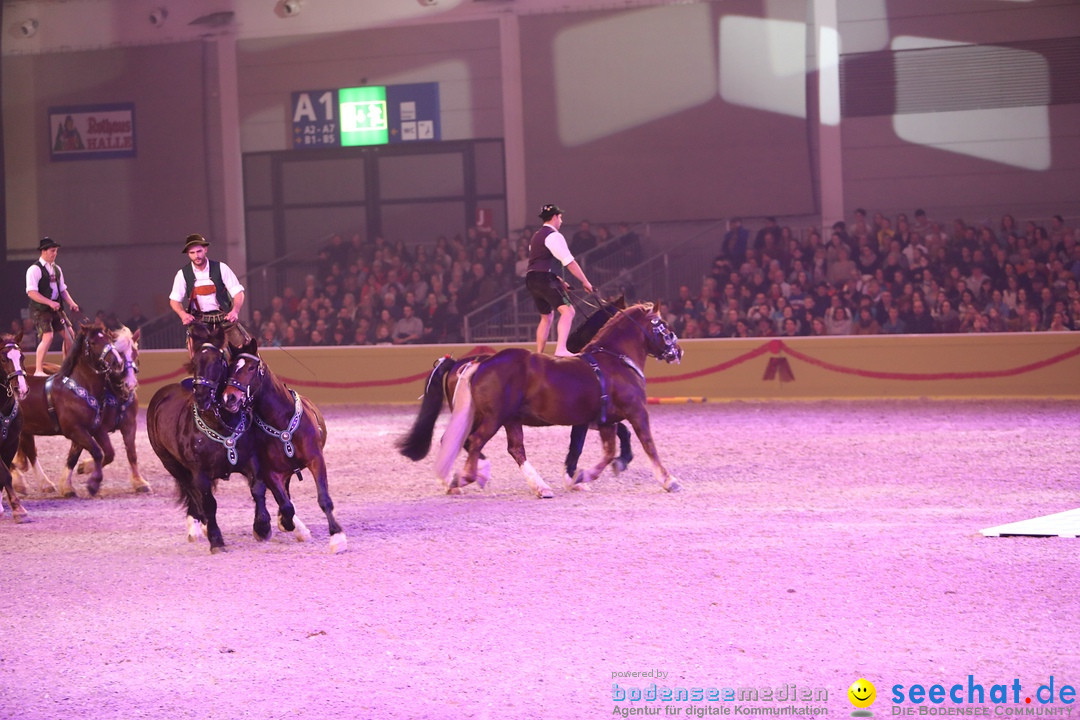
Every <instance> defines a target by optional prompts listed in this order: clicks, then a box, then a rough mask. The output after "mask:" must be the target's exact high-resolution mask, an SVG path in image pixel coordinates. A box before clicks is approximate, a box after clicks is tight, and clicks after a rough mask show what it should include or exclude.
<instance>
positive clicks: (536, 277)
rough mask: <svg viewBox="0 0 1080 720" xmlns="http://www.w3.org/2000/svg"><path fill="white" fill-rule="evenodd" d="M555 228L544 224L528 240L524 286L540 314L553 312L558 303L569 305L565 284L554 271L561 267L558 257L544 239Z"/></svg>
mask: <svg viewBox="0 0 1080 720" xmlns="http://www.w3.org/2000/svg"><path fill="white" fill-rule="evenodd" d="M553 232H555V228H553V227H551V226H550V225H544V226H543V227H541V228H540V229H539V230H537V231H536V233H534V234H533V236H532V239H531V240H530V241H529V266H528V270H527V271H526V273H525V288H526V289H527V290H528V291H529V294H530V295H532V296H533V300H534V301H535V302H536V309H537V311H538V312H539V313H540V314H541V315H547V314H549V313H552V312H555V308H557V307H559V306H560V305H569V304H570V297H569V296H568V295H567V294H566V286H565V285H564V284H563V281H562V278H560V277H559V276H558V274H557V273H556V271H557V270H559V269H561V268H562V263H561V262H559V259H558V258H556V257H555V256H554V255H552V254H551V251H550V250H548V248H547V245H546V244H544V241H545V240H546V239H547V236H548V235H550V234H551V233H553Z"/></svg>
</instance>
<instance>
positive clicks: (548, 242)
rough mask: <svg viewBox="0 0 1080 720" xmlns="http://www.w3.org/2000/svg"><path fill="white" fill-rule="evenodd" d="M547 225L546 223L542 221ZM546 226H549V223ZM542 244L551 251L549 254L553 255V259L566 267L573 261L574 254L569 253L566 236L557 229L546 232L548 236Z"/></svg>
mask: <svg viewBox="0 0 1080 720" xmlns="http://www.w3.org/2000/svg"><path fill="white" fill-rule="evenodd" d="M544 224H545V225H547V223H544ZM548 227H551V226H550V225H549V226H548ZM544 246H545V247H547V249H548V250H550V251H551V254H552V255H554V256H555V259H556V260H558V261H559V262H561V263H562V264H563V267H566V266H567V265H569V264H570V263H572V262H574V256H573V255H571V254H570V248H569V247H568V246H567V244H566V238H565V237H563V234H562V233H561V232H559V231H558V230H555V232H552V233H548V236H547V237H546V238H544Z"/></svg>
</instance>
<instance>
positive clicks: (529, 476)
mask: <svg viewBox="0 0 1080 720" xmlns="http://www.w3.org/2000/svg"><path fill="white" fill-rule="evenodd" d="M503 429H504V430H506V451H507V452H509V453H510V457H512V458H514V461H515V462H517V464H518V467H519V468H521V472H522V474H523V475H525V481H526V482H527V483H529V487H530V488H532V491H533V493H535V494H536V497H538V498H543V499H546V498H552V497H555V493H554V492H552V491H551V486H549V485H548V484H547V483H546V482H544V478H542V477H540V473H538V472H537V471H536V468H534V467H533V464H532V463H531V462H529V460H528V458H526V457H525V433H524V432H522V428H521V423H510V422H508V423H506V424H505V425H503Z"/></svg>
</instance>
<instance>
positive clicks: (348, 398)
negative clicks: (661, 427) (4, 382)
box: [139, 333, 1080, 405]
mask: <svg viewBox="0 0 1080 720" xmlns="http://www.w3.org/2000/svg"><path fill="white" fill-rule="evenodd" d="M681 345H682V346H683V349H684V351H685V354H684V356H683V361H682V363H681V364H679V365H665V364H662V363H660V362H658V361H656V360H653V359H650V360H649V361H648V362H647V363H646V365H645V373H646V375H647V376H648V382H649V384H648V394H649V396H650V397H652V398H655V399H657V400H658V401H659V400H660V399H663V401H678V402H682V401H684V400H685V399H687V398H697V399H701V398H708V401H710V402H724V401H731V400H754V401H758V400H829V399H856V398H880V399H904V398H922V397H927V398H937V399H946V398H1017V397H1024V398H1031V397H1042V398H1072V399H1080V333H1031V334H1013V333H1010V334H996V335H951V336H927V335H923V336H917V335H904V336H896V335H893V336H888V335H877V336H872V337H828V338H792V339H784V340H783V341H782V342H781V341H780V339H779V338H776V339H770V338H765V339H746V340H742V339H731V340H686V341H683V342H682V343H681ZM502 347H509V346H497V347H496V348H495V349H501V348H502ZM518 347H524V346H518ZM490 350H491V348H485V347H480V348H475V347H471V346H462V345H456V346H454V345H447V346H435V345H413V346H408V347H392V346H380V347H342V348H289V349H287V350H283V349H275V348H271V349H264V350H263V351H262V355H263V357H265V358H266V360H267V362H268V363H269V364H270V366H271V368H272V369H273V370H274V371H275V372H276V373H277V374H278V375H280V376H281V377H282V378H284V379H286V382H287V383H288V384H289V386H290V387H293V388H294V389H296V390H297V391H298V392H300V393H303V394H305V395H307V396H308V397H310V398H311V399H312V400H314V401H315V402H317V403H327V404H332V403H415V402H416V401H417V397H418V396H419V395H421V394H422V392H423V390H424V382H425V379H426V378H427V376H428V374H429V373H430V372H431V368H432V365H433V363H434V361H435V360H436V359H438V358H439V357H441V356H442V355H447V354H448V355H452V356H454V357H458V358H460V357H465V356H466V355H471V354H474V353H477V352H487V351H490ZM186 359H187V353H186V352H184V351H171V350H153V351H145V352H143V353H141V355H140V364H141V371H140V375H139V384H140V386H141V387H140V390H139V396H140V398H141V400H142V402H143V404H144V405H145V404H147V403H148V402H149V400H150V398H151V397H152V396H153V392H154V391H155V390H156V389H157V388H158V387H161V386H162V385H164V384H167V383H170V382H176V381H178V380H179V378H181V377H183V375H184V372H183V370H182V369H181V365H182V363H183V362H184V361H186ZM789 378H790V379H789Z"/></svg>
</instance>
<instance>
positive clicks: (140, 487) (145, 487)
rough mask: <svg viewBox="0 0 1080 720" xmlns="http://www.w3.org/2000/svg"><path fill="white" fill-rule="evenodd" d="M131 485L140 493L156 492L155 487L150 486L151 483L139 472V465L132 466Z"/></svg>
mask: <svg viewBox="0 0 1080 720" xmlns="http://www.w3.org/2000/svg"><path fill="white" fill-rule="evenodd" d="M131 487H132V489H133V490H134V491H135V492H138V493H149V492H154V488H152V487H150V483H148V482H147V481H146V478H144V477H143V476H142V473H140V472H139V466H138V465H132V466H131Z"/></svg>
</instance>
